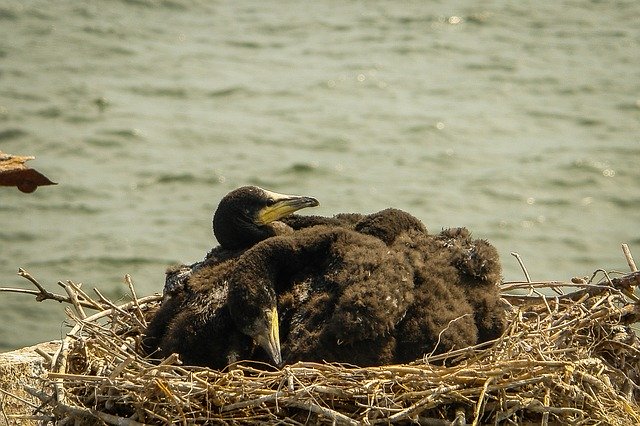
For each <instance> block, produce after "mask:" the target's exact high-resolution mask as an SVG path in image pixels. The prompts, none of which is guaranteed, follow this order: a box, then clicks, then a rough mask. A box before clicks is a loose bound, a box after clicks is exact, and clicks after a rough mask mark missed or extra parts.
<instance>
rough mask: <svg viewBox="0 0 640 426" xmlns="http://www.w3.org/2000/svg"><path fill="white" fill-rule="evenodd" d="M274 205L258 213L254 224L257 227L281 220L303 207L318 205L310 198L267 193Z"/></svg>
mask: <svg viewBox="0 0 640 426" xmlns="http://www.w3.org/2000/svg"><path fill="white" fill-rule="evenodd" d="M267 192H268V194H269V196H271V197H272V198H273V199H274V200H275V203H273V204H271V205H270V206H267V207H264V208H263V209H262V210H260V211H259V212H258V216H257V218H256V223H257V224H258V225H266V224H268V223H271V222H273V221H276V220H279V219H282V218H283V217H285V216H288V215H290V214H291V213H293V212H295V211H298V210H300V209H303V208H305V207H315V206H317V205H319V204H320V203H319V202H318V200H316V199H315V198H312V197H303V196H298V195H284V194H278V193H275V192H270V191H267Z"/></svg>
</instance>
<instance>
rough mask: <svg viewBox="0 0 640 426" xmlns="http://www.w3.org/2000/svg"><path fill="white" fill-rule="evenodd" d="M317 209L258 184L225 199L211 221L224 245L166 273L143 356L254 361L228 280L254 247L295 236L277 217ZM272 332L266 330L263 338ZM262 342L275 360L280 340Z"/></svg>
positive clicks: (215, 362) (219, 363)
mask: <svg viewBox="0 0 640 426" xmlns="http://www.w3.org/2000/svg"><path fill="white" fill-rule="evenodd" d="M317 205H318V201H317V200H316V199H315V198H311V197H305V196H293V195H284V194H278V193H275V192H271V191H267V190H264V189H262V188H258V187H255V186H245V187H241V188H238V189H236V190H234V191H232V192H230V193H229V194H227V195H226V196H225V197H223V198H222V200H221V201H220V204H219V205H218V208H217V209H216V212H215V214H214V217H213V231H214V234H215V236H216V238H217V239H218V242H219V243H220V245H219V246H218V247H216V248H214V249H213V250H211V252H210V253H209V255H208V256H207V258H206V259H205V260H204V261H202V262H198V263H196V264H194V265H191V266H186V265H182V266H180V267H177V268H173V269H170V270H169V271H168V272H167V278H166V281H165V288H164V296H165V297H164V298H163V302H162V305H161V306H160V308H159V309H158V310H157V312H156V313H155V315H154V316H153V318H152V320H151V322H150V323H149V326H148V327H147V330H146V332H145V338H144V339H143V348H144V350H145V352H147V353H148V354H152V353H154V354H158V355H160V356H167V355H169V354H171V353H172V352H177V353H179V354H180V355H182V358H183V360H184V361H185V362H187V363H189V364H194V365H205V366H210V367H213V368H223V367H224V366H226V365H227V364H229V363H230V362H233V361H235V360H237V359H246V358H249V357H251V355H252V354H253V352H254V348H253V346H252V342H251V339H250V338H249V337H248V336H246V335H244V334H242V333H239V332H237V330H236V329H235V324H234V323H233V322H232V321H231V318H230V316H229V312H228V307H227V293H228V284H227V281H226V280H225V277H226V275H227V274H228V273H229V271H231V270H233V268H234V264H235V261H236V259H237V258H238V256H239V255H240V254H241V253H242V252H243V251H245V250H246V249H247V248H249V247H250V246H251V245H253V244H255V243H256V242H258V241H260V240H262V239H265V238H269V237H271V236H274V235H277V234H281V233H288V232H292V230H291V229H290V228H289V227H288V226H287V225H285V224H283V223H280V222H278V220H279V219H282V218H283V217H285V216H286V215H288V214H291V213H292V212H294V211H296V210H299V209H302V208H305V207H313V206H317ZM277 326H278V322H277V321H275V322H272V323H271V324H270V327H273V328H274V329H275V330H276V331H277ZM273 334H274V331H273V330H268V331H267V332H266V335H265V336H266V337H269V335H273ZM276 334H277V333H276ZM259 339H262V340H260V342H259V343H260V344H261V345H263V346H265V350H266V351H267V352H268V353H269V354H270V355H271V356H272V357H274V358H276V359H277V357H278V356H279V353H280V348H279V346H277V344H278V342H277V339H276V340H274V338H273V336H271V338H270V339H269V338H262V337H259ZM269 345H271V346H269Z"/></svg>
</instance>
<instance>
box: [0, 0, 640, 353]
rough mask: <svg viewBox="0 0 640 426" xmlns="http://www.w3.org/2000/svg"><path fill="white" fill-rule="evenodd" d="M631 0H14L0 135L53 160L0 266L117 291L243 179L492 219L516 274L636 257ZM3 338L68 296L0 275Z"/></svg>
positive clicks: (1, 22)
mask: <svg viewBox="0 0 640 426" xmlns="http://www.w3.org/2000/svg"><path fill="white" fill-rule="evenodd" d="M639 22H640V3H639V2H638V1H636V0H628V1H517V2H513V1H500V0H494V1H482V2H478V1H471V0H466V1H463V0H459V1H428V2H425V1H420V2H405V1H403V2H376V1H366V2H365V1H362V2H358V1H329V0H318V1H314V2H300V1H286V2H285V1H283V2H270V1H267V2H264V1H238V2H226V1H219V2H216V1H204V0H203V1H188V0H173V1H152V0H148V1H145V0H129V1H116V0H100V1H82V2H77V1H55V2H52V1H13V0H9V1H7V0H4V1H3V2H1V3H0V150H2V151H5V152H9V153H13V154H23V155H36V156H37V157H38V158H37V160H36V161H33V162H31V164H32V165H33V166H34V167H36V168H38V169H39V170H41V171H42V172H44V173H45V174H47V175H48V176H49V177H50V178H51V179H53V180H55V181H57V182H59V185H58V186H56V187H44V188H40V189H39V190H38V191H36V192H35V193H34V194H30V195H29V194H22V193H20V192H18V191H17V190H16V189H13V188H0V286H13V287H17V286H22V287H25V288H30V287H29V283H28V282H27V281H26V280H24V279H21V278H19V277H17V276H16V271H17V269H18V267H23V268H26V269H27V270H28V271H30V272H31V273H32V274H33V275H34V276H36V277H38V278H39V279H40V280H41V281H42V283H43V284H45V285H46V286H47V287H48V288H49V289H50V290H52V291H56V292H63V290H62V289H61V288H59V287H58V286H57V285H56V282H57V281H59V280H73V281H76V282H82V283H84V286H85V288H87V289H90V288H92V287H99V288H100V289H102V290H103V291H104V292H105V293H106V294H107V295H109V296H111V297H114V298H118V297H120V295H122V294H124V292H125V290H126V287H125V286H124V284H123V280H122V277H123V275H124V274H125V273H129V274H131V275H132V277H133V280H134V282H135V284H136V286H137V289H138V292H139V294H150V293H152V292H155V291H160V289H161V287H162V284H163V279H164V278H163V276H164V269H165V267H166V266H167V265H170V264H172V263H175V262H178V261H183V262H192V261H196V260H199V259H201V258H202V256H203V255H204V254H205V253H206V252H207V251H208V249H209V248H210V247H212V246H213V245H214V244H215V241H214V239H213V236H212V233H211V230H210V224H211V214H212V211H213V209H214V208H215V206H216V204H217V202H218V200H219V199H220V197H222V196H223V195H224V194H225V193H227V192H228V191H229V190H231V189H233V188H235V187H237V186H240V185H244V184H258V185H262V186H264V187H267V188H269V189H273V190H276V191H280V192H289V193H298V194H308V195H312V196H315V197H317V198H318V199H319V200H320V201H321V203H322V205H321V207H319V208H317V209H315V211H314V213H317V214H326V215H331V214H334V213H337V212H342V211H359V212H374V211H377V210H380V209H383V208H385V207H389V206H394V207H398V208H401V209H405V210H408V211H410V212H412V213H413V214H414V215H416V216H418V217H419V218H421V219H422V220H423V221H424V222H425V224H426V225H427V226H428V228H429V229H431V230H433V231H438V230H440V229H441V228H443V227H450V226H462V225H464V226H467V227H469V228H470V229H471V230H472V231H473V232H474V234H475V235H476V236H478V237H483V238H487V239H489V240H490V241H491V242H493V243H494V244H495V245H496V246H497V247H498V249H499V250H500V253H501V255H502V258H503V263H504V276H505V279H507V280H513V279H520V278H522V273H521V272H520V269H519V266H518V264H517V263H516V261H515V259H514V258H513V257H512V256H510V255H509V253H510V252H512V251H516V252H519V253H520V255H521V256H522V258H523V259H524V261H525V263H526V265H527V267H528V269H529V272H530V273H531V275H532V277H533V278H534V279H569V278H570V277H572V276H583V275H590V274H591V272H592V271H593V270H594V269H596V268H605V269H620V270H626V269H628V268H627V266H626V263H625V260H624V258H623V256H622V254H621V251H620V248H619V247H620V243H622V242H627V243H629V244H630V246H631V249H632V250H634V249H635V250H634V251H635V252H636V256H637V257H638V258H640V234H639V231H638V224H639V223H640V167H639V164H640V161H639V160H640V140H639V139H640V137H639V135H640V49H639V46H640V25H638V23H639ZM0 307H1V308H0V349H2V350H4V349H9V348H14V347H18V346H21V345H26V344H29V343H35V342H38V341H41V340H48V339H53V338H59V337H60V336H61V335H63V333H64V332H65V330H66V327H65V326H64V324H63V321H64V314H63V309H62V306H61V305H59V304H57V303H55V302H45V303H42V304H37V303H36V302H35V301H34V300H33V298H31V297H27V296H23V295H11V294H0Z"/></svg>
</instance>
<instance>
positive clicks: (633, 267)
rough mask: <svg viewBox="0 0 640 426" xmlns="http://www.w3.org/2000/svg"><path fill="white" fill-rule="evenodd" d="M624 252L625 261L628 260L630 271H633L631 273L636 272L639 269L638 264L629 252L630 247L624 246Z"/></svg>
mask: <svg viewBox="0 0 640 426" xmlns="http://www.w3.org/2000/svg"><path fill="white" fill-rule="evenodd" d="M622 252H623V253H624V257H625V259H627V265H629V269H631V272H636V271H637V270H638V268H637V267H636V263H635V262H634V261H633V256H631V250H629V246H628V245H626V244H622Z"/></svg>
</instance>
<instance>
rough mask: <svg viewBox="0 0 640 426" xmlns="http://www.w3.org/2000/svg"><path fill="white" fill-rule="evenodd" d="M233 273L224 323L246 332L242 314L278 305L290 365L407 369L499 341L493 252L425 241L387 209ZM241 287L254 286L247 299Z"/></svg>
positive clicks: (481, 246)
mask: <svg viewBox="0 0 640 426" xmlns="http://www.w3.org/2000/svg"><path fill="white" fill-rule="evenodd" d="M365 232H366V233H365ZM452 241H453V242H455V244H454V243H453V242H452ZM236 266H237V267H236V269H235V270H234V271H233V272H232V274H231V279H230V281H229V282H230V284H229V285H230V289H229V305H230V311H231V313H232V318H233V319H234V320H235V321H236V322H237V323H238V325H239V328H240V329H241V330H243V331H244V330H247V329H248V327H245V326H243V322H244V321H249V322H251V323H255V321H254V320H253V319H251V316H250V315H248V314H247V311H246V309H245V308H246V306H250V305H256V306H262V309H263V310H264V309H265V304H266V305H267V306H268V307H269V308H270V309H274V308H275V307H276V305H275V302H276V299H277V309H278V310H279V311H280V318H281V326H280V339H281V345H282V359H283V361H284V362H288V363H290V362H295V361H300V360H305V361H323V360H324V361H336V362H350V363H353V364H357V365H360V366H367V365H381V364H385V363H390V362H407V361H412V360H415V359H417V358H420V357H422V356H423V355H425V354H430V353H435V354H438V353H442V352H445V351H448V350H452V349H459V348H463V347H467V346H471V345H474V344H476V343H478V342H480V341H486V340H490V339H492V338H495V337H498V335H499V334H500V333H501V332H502V331H503V326H504V309H503V308H502V307H501V306H500V305H499V293H498V287H497V285H496V284H497V282H498V281H497V280H498V279H499V278H500V264H499V262H498V260H497V252H496V251H495V249H494V248H493V247H492V246H490V245H489V244H488V243H486V242H484V241H482V240H479V241H474V240H471V238H470V236H469V233H468V231H466V229H464V228H459V229H456V230H446V231H443V232H442V233H440V234H438V235H434V236H432V235H429V234H428V233H427V232H426V229H425V228H424V226H423V225H422V224H421V223H420V221H419V220H417V219H415V218H414V217H413V216H411V215H409V214H408V213H406V212H402V211H399V210H395V209H387V210H383V211H382V212H379V213H376V214H373V215H369V216H366V217H363V218H362V219H360V220H359V221H358V222H357V223H356V225H355V226H354V227H353V229H348V228H347V227H344V226H327V225H321V226H316V227H310V228H301V229H300V230H298V231H297V232H295V233H293V234H290V235H285V236H281V237H275V238H271V239H269V240H265V241H263V242H261V243H259V244H257V245H255V246H254V247H252V248H251V249H250V250H248V251H247V252H245V253H244V254H243V255H242V256H241V257H240V258H239V259H238V263H237V264H236ZM246 283H258V285H255V286H249V288H250V290H247V285H246ZM262 292H265V293H268V294H269V296H268V297H267V296H266V295H260V293H262ZM274 294H275V295H276V296H277V297H276V298H274V297H273V295H274ZM251 311H252V312H260V309H258V308H255V309H252V310H251ZM241 313H242V315H241ZM245 332H246V331H245ZM249 335H251V334H250V333H249Z"/></svg>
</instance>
